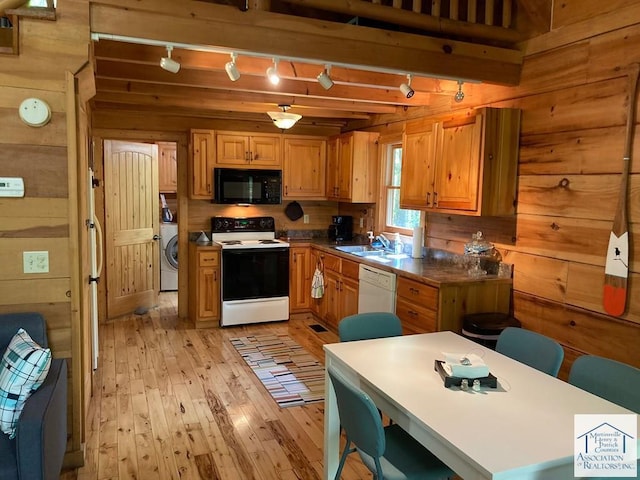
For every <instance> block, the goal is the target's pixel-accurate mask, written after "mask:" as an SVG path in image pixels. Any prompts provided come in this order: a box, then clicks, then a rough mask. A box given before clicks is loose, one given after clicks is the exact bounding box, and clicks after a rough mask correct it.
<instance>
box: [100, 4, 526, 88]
mask: <svg viewBox="0 0 640 480" xmlns="http://www.w3.org/2000/svg"><path fill="white" fill-rule="evenodd" d="M118 3H125V4H127V7H126V8H119V7H118V6H116V5H115V4H118ZM193 3H201V4H204V5H199V6H198V11H199V12H200V14H199V15H197V14H195V13H194V12H193V11H191V10H188V9H186V8H185V4H189V5H191V4H193ZM179 5H181V6H182V13H181V14H180V13H177V14H175V15H168V14H166V11H168V10H172V9H175V7H171V6H170V5H169V4H168V2H166V1H159V2H149V1H143V0H141V1H140V2H136V4H135V7H132V5H130V2H122V1H120V2H118V1H116V0H111V1H110V0H101V2H100V3H97V2H95V1H92V2H91V31H92V32H99V33H104V34H112V35H123V36H129V37H138V38H147V39H152V40H156V41H167V42H174V43H184V44H192V45H204V46H211V47H224V48H229V49H234V50H237V51H239V52H247V51H248V52H259V53H262V54H267V55H273V56H278V57H283V58H285V57H286V58H297V59H302V58H304V59H309V60H311V61H315V62H319V63H332V64H341V65H352V66H358V67H359V68H363V69H371V70H377V71H393V72H399V73H400V72H411V73H414V74H416V75H420V76H426V77H445V78H462V79H468V80H475V81H483V82H489V83H496V84H506V85H516V84H518V83H519V80H520V71H521V66H522V54H521V53H520V52H519V51H518V50H512V49H506V48H498V47H492V46H487V45H476V44H472V43H467V42H460V41H452V40H447V39H442V38H433V37H428V36H422V35H415V34H405V33H398V32H390V31H382V30H378V29H374V28H368V27H362V26H354V25H342V24H337V23H333V22H325V21H320V20H313V19H308V18H301V17H292V16H289V15H280V14H275V13H270V12H263V11H259V10H250V11H247V12H241V11H239V10H238V9H237V8H235V7H229V6H225V5H215V4H209V3H205V2H184V4H183V2H180V4H179ZM205 5H206V6H205ZM134 8H135V9H134Z"/></svg>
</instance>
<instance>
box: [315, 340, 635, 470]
mask: <svg viewBox="0 0 640 480" xmlns="http://www.w3.org/2000/svg"><path fill="white" fill-rule="evenodd" d="M324 349H325V356H326V366H327V367H329V366H332V367H334V368H336V369H337V370H339V371H340V372H341V373H342V374H343V375H344V376H345V377H346V378H348V379H350V380H351V381H352V382H353V383H355V384H356V385H359V386H360V388H362V389H363V390H365V391H366V392H367V393H368V394H369V395H370V396H371V397H372V399H373V400H374V402H375V403H376V405H377V406H378V407H379V408H380V409H381V410H382V411H384V412H385V413H386V414H387V415H389V417H391V418H392V419H393V420H394V421H395V422H396V423H398V424H399V425H400V426H402V427H403V428H404V429H405V430H406V431H408V432H409V433H410V434H411V435H412V436H413V437H415V438H416V439H417V440H418V441H419V442H420V443H422V444H423V445H424V446H425V447H427V448H428V449H429V450H431V451H432V452H433V453H434V454H435V455H436V456H437V457H438V458H440V459H441V460H442V461H443V462H445V463H446V464H447V465H449V467H451V468H452V469H453V470H454V471H455V472H456V473H457V474H458V475H460V476H461V477H462V478H464V480H474V479H518V480H526V479H536V480H540V479H553V480H559V479H564V478H566V479H572V478H574V477H573V455H574V440H573V437H574V414H578V413H585V414H587V413H588V414H594V413H610V414H615V413H627V414H628V413H632V412H630V411H629V410H626V409H624V408H622V407H619V406H617V405H615V404H613V403H611V402H608V401H606V400H603V399H601V398H599V397H597V396H595V395H592V394H590V393H587V392H584V391H583V390H580V389H578V388H576V387H574V386H572V385H570V384H568V383H566V382H564V381H562V380H558V379H556V378H554V377H551V376H549V375H546V374H544V373H541V372H539V371H537V370H535V369H533V368H530V367H528V366H526V365H523V364H521V363H519V362H516V361H514V360H512V359H510V358H507V357H505V356H503V355H500V354H499V353H496V352H494V351H493V350H490V349H486V348H484V347H482V346H480V345H478V344H476V343H473V342H471V341H469V340H467V339H465V338H464V337H461V336H459V335H456V334H455V333H452V332H437V333H429V334H423V335H405V336H402V337H392V338H384V339H377V340H363V341H359V342H346V343H334V344H329V345H325V346H324ZM443 351H444V352H452V353H458V352H469V353H477V354H479V355H481V356H482V357H483V358H484V361H485V362H486V363H487V365H489V367H490V370H491V373H492V374H493V375H495V376H496V377H498V388H497V389H490V388H483V389H482V390H481V391H480V392H474V391H473V390H471V388H470V389H469V391H466V392H465V391H462V390H460V389H459V388H457V387H451V388H445V387H444V385H443V381H442V379H441V378H440V375H439V374H438V373H437V372H436V371H434V360H435V359H443V357H442V355H441V352H443ZM325 382H326V385H325V388H326V390H325V392H326V393H325V395H326V398H325V424H324V431H325V435H324V478H325V479H330V480H333V479H334V477H335V472H336V470H337V466H338V460H339V452H338V449H339V429H340V427H339V423H340V422H339V418H338V411H337V405H336V400H335V392H334V390H333V386H332V385H331V382H330V380H329V377H328V375H326V376H325ZM637 418H638V419H640V416H638V417H637ZM639 422H640V420H639ZM638 433H640V423H639V427H638ZM638 450H639V451H640V447H639V448H638Z"/></svg>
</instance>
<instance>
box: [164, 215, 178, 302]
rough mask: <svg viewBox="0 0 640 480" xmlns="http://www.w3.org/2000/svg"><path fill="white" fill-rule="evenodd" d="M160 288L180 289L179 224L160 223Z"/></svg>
mask: <svg viewBox="0 0 640 480" xmlns="http://www.w3.org/2000/svg"><path fill="white" fill-rule="evenodd" d="M160 246H161V248H160V290H162V291H169V290H177V289H178V224H177V223H161V224H160Z"/></svg>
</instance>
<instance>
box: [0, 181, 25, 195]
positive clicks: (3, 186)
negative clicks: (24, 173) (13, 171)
mask: <svg viewBox="0 0 640 480" xmlns="http://www.w3.org/2000/svg"><path fill="white" fill-rule="evenodd" d="M0 197H24V181H23V180H22V178H20V177H0Z"/></svg>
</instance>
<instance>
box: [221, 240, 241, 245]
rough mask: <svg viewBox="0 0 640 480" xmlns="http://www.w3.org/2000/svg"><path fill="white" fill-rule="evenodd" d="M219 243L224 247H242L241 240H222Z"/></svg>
mask: <svg viewBox="0 0 640 480" xmlns="http://www.w3.org/2000/svg"><path fill="white" fill-rule="evenodd" d="M220 243H224V244H225V245H242V240H223V241H221V242H220Z"/></svg>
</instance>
